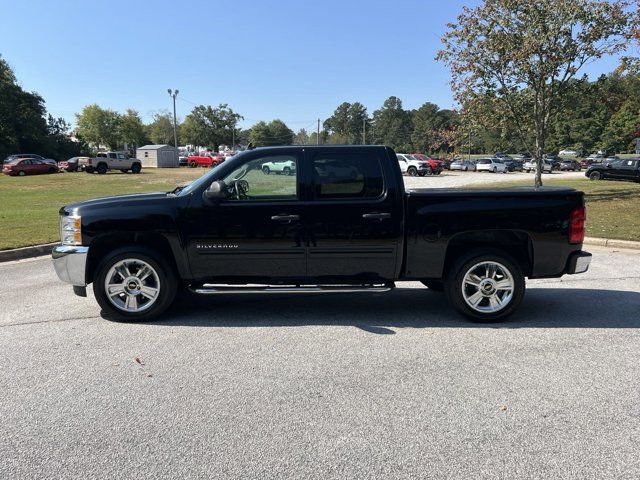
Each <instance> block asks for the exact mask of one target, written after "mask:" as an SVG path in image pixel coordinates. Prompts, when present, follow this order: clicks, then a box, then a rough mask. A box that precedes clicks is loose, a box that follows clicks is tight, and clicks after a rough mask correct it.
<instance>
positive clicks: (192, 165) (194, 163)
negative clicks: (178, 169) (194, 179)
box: [189, 162, 198, 168]
mask: <svg viewBox="0 0 640 480" xmlns="http://www.w3.org/2000/svg"><path fill="white" fill-rule="evenodd" d="M189 166H190V167H191V168H196V167H197V166H198V164H197V163H196V162H191V163H190V164H189Z"/></svg>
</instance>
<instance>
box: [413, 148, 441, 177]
mask: <svg viewBox="0 0 640 480" xmlns="http://www.w3.org/2000/svg"><path fill="white" fill-rule="evenodd" d="M412 155H413V156H414V157H416V158H417V159H418V160H422V161H423V162H427V163H428V164H429V167H430V168H431V173H432V174H433V175H440V174H441V173H442V161H440V160H438V159H437V158H431V157H429V156H428V155H423V154H422V153H413V154H412ZM427 173H429V172H427Z"/></svg>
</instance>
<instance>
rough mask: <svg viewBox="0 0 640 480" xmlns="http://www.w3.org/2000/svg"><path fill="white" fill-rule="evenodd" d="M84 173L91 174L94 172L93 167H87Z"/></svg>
mask: <svg viewBox="0 0 640 480" xmlns="http://www.w3.org/2000/svg"><path fill="white" fill-rule="evenodd" d="M84 171H85V172H87V173H93V172H94V170H93V167H87V168H85V169H84Z"/></svg>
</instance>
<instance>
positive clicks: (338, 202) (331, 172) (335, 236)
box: [305, 147, 403, 283]
mask: <svg viewBox="0 0 640 480" xmlns="http://www.w3.org/2000/svg"><path fill="white" fill-rule="evenodd" d="M391 161H394V162H395V161H396V159H395V158H393V159H390V158H388V156H387V155H386V153H385V150H384V149H375V150H374V149H358V148H357V147H353V148H344V149H331V148H327V149H326V150H325V149H317V148H314V149H308V150H306V151H305V164H306V165H308V167H309V169H310V174H309V176H310V177H311V178H310V183H309V187H310V188H309V190H310V192H309V198H310V202H309V209H308V254H307V275H308V276H309V277H310V278H312V279H319V280H320V281H322V282H325V283H326V282H327V281H331V280H336V281H345V280H349V281H353V280H357V281H360V280H362V281H376V280H380V279H386V280H391V279H393V278H394V277H395V274H396V270H397V260H398V252H399V251H401V245H402V229H401V225H402V217H403V203H402V194H401V193H400V191H399V189H398V187H397V183H396V182H401V181H402V178H401V177H400V178H396V177H397V176H398V175H399V174H400V172H399V171H397V170H398V169H397V168H396V169H392V168H391V166H390V162H391Z"/></svg>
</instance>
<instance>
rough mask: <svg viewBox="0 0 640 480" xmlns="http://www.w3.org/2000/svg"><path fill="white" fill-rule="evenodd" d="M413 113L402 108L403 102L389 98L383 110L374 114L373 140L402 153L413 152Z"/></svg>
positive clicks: (395, 98)
mask: <svg viewBox="0 0 640 480" xmlns="http://www.w3.org/2000/svg"><path fill="white" fill-rule="evenodd" d="M411 117H412V115H411V112H409V111H407V110H405V109H404V108H403V107H402V100H400V99H399V98H398V97H389V98H387V99H386V100H385V101H384V104H383V105H382V108H380V109H378V110H376V111H375V112H373V139H374V142H375V143H376V144H378V145H389V146H390V147H393V148H395V149H396V150H398V151H401V152H410V151H411V150H413V146H412V145H411V133H412V118H411Z"/></svg>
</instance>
